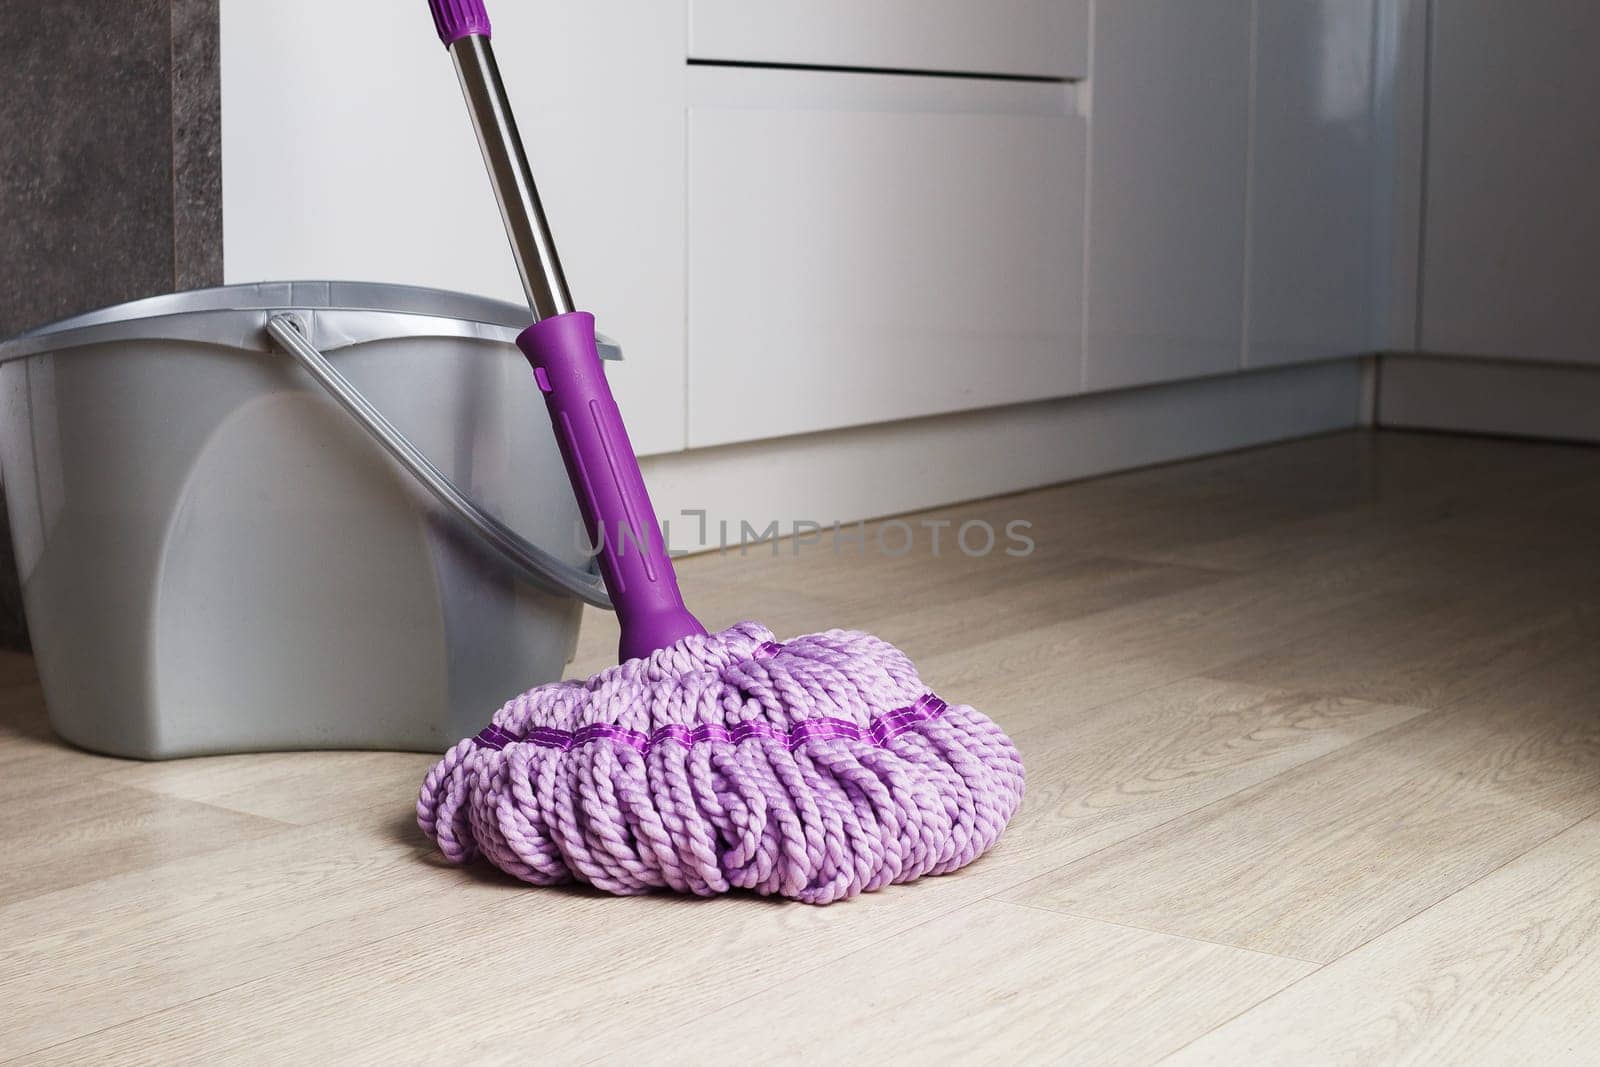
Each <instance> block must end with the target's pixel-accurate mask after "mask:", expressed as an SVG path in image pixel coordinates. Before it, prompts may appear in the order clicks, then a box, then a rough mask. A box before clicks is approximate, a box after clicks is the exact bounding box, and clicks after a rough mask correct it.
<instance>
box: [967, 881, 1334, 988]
mask: <svg viewBox="0 0 1600 1067" xmlns="http://www.w3.org/2000/svg"><path fill="white" fill-rule="evenodd" d="M990 899H992V900H993V901H994V903H996V904H1006V905H1009V906H1011V907H1013V908H1026V909H1028V910H1029V911H1037V912H1042V913H1044V914H1046V915H1060V916H1063V917H1065V918H1068V919H1078V920H1081V921H1083V922H1091V923H1100V924H1102V925H1105V926H1115V927H1118V928H1120V929H1123V930H1133V931H1135V932H1137V933H1141V934H1152V935H1154V936H1156V937H1171V938H1175V939H1177V940H1179V941H1192V942H1194V943H1195V944H1197V945H1210V946H1211V947H1212V948H1225V949H1228V950H1229V951H1231V952H1248V953H1250V954H1251V955H1255V956H1267V957H1270V958H1271V959H1275V960H1288V961H1289V962H1291V963H1303V964H1305V965H1306V966H1308V967H1315V968H1317V969H1318V970H1321V969H1322V968H1323V967H1326V966H1327V964H1326V963H1324V962H1322V961H1319V960H1308V959H1306V958H1305V957H1304V956H1291V955H1289V954H1288V953H1284V952H1268V951H1267V950H1266V949H1261V948H1251V947H1249V946H1248V945H1233V944H1229V943H1228V942H1226V941H1213V940H1212V939H1211V938H1209V937H1196V936H1195V935H1194V934H1182V933H1179V932H1177V931H1176V930H1157V929H1155V928H1153V927H1149V926H1139V925H1137V924H1136V923H1126V922H1118V921H1116V920H1115V919H1107V918H1105V917H1104V916H1100V915H1085V914H1084V913H1083V912H1079V911H1067V910H1065V909H1062V908H1051V907H1046V906H1045V905H1043V904H1029V903H1027V902H1026V901H1022V900H1005V899H994V898H990Z"/></svg>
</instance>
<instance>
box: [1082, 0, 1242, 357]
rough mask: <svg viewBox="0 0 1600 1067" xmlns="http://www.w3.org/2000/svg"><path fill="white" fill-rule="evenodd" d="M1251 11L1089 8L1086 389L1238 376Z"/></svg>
mask: <svg viewBox="0 0 1600 1067" xmlns="http://www.w3.org/2000/svg"><path fill="white" fill-rule="evenodd" d="M1250 7H1251V4H1250V0H1110V2H1104V3H1100V4H1097V5H1096V7H1095V15H1094V34H1093V40H1092V49H1093V52H1092V55H1091V58H1090V66H1091V80H1090V85H1091V92H1092V97H1091V107H1090V142H1091V148H1090V160H1091V163H1090V178H1089V254H1088V264H1089V266H1088V292H1089V296H1088V353H1087V364H1086V383H1087V385H1088V387H1089V388H1090V389H1112V388H1117V387H1121V386H1130V385H1141V384H1145V383H1148V382H1159V381H1170V380H1174V379H1179V378H1193V377H1198V376H1201V375H1206V374H1218V373H1222V372H1224V371H1231V370H1235V369H1237V368H1238V366H1239V363H1240V358H1241V350H1242V344H1243V325H1244V323H1243V320H1244V233H1245V173H1246V155H1247V150H1248V139H1249V129H1248V124H1249V110H1250V106H1249V105H1250V101H1249V78H1250Z"/></svg>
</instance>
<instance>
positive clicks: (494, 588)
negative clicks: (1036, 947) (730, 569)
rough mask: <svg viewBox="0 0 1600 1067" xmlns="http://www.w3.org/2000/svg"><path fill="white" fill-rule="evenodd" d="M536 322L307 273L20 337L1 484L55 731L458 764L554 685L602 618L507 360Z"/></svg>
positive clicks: (8, 349)
mask: <svg viewBox="0 0 1600 1067" xmlns="http://www.w3.org/2000/svg"><path fill="white" fill-rule="evenodd" d="M527 322H528V313H527V311H526V309H523V308H519V307H517V306H516V305H512V304H505V303H501V302H498V301H492V300H486V299H482V298H478V297H472V296H467V295H464V294H459V293H447V292H440V291H437V290H429V289H416V288H409V287H403V286H380V285H364V284H352V283H336V282H292V283H288V282H286V283H270V284H260V285H240V286H228V287H224V288H219V289H208V290H202V291H197V292H191V293H180V294H176V295H173V296H163V297H156V298H153V299H150V300H141V301H137V302H135V303H131V304H125V305H122V306H119V307H115V308H109V309H106V310H104V311H97V312H92V313H90V314H88V315H81V316H78V317H76V318H72V319H68V320H65V321H63V322H59V323H56V324H55V325H53V326H48V327H44V328H43V329H39V330H34V331H32V332H30V333H27V334H23V335H22V336H20V337H17V338H15V339H13V340H11V341H9V342H6V343H5V344H3V345H0V395H3V396H4V401H5V404H6V411H5V414H4V423H3V425H0V474H3V478H4V483H5V494H6V506H7V509H8V511H9V514H10V523H11V535H12V544H13V546H14V549H15V554H16V560H17V567H18V571H19V573H20V576H21V579H22V592H23V603H24V607H25V610H26V613H27V619H28V628H29V633H30V635H31V638H32V641H33V646H34V652H35V656H36V658H37V662H38V668H39V675H40V680H41V682H42V683H43V687H44V696H45V703H46V705H47V707H48V709H49V714H50V721H51V724H52V726H53V727H54V728H55V730H56V731H57V732H58V733H59V734H60V735H61V736H62V737H64V738H66V739H67V740H69V741H71V742H73V743H75V744H78V745H81V746H84V747H86V748H91V749H96V750H99V751H102V752H109V753H113V754H117V755H124V756H135V757H141V758H155V759H160V758H168V757H173V756H185V755H196V754H202V753H216V752H238V751H260V750H274V749H293V748H389V749H410V750H420V751H439V750H441V749H443V748H445V747H447V746H449V745H450V744H453V743H454V742H455V741H457V740H458V739H459V738H461V737H463V736H466V735H469V734H472V733H474V732H476V731H477V730H478V729H479V728H480V727H481V726H482V725H483V724H484V723H485V722H487V721H488V718H489V716H490V714H491V713H492V712H493V711H494V710H495V709H496V708H497V707H499V705H500V704H501V703H502V702H504V701H505V700H507V699H509V698H510V697H512V696H514V695H515V694H516V693H518V692H520V691H522V690H523V689H526V688H528V687H530V686H532V685H536V684H540V683H543V682H549V681H553V680H555V679H556V678H558V677H559V676H560V674H561V671H562V669H563V668H564V666H565V665H566V663H567V662H568V661H569V660H570V659H571V656H572V652H573V648H574V645H575V643H576V639H577V630H578V621H579V617H580V614H581V609H582V600H589V601H590V602H592V603H597V604H603V603H605V598H604V594H603V592H602V591H601V590H600V588H599V585H598V582H597V580H596V579H595V577H594V574H593V572H592V570H591V569H590V567H589V564H588V560H587V558H586V553H585V552H584V550H583V547H582V545H581V544H580V538H578V537H577V536H576V532H577V530H578V521H579V519H578V513H577V507H576V505H575V503H574V501H573V497H572V493H571V491H570V489H569V488H568V485H567V479H566V474H565V472H564V470H563V468H562V463H561V458H560V455H559V453H558V451H557V448H556V444H555V441H554V439H553V437H552V435H551V433H550V430H549V426H548V422H547V419H546V416H545V413H544V410H543V403H542V399H541V396H540V394H539V391H538V389H537V387H536V385H535V384H534V382H533V380H532V378H531V376H530V375H529V374H528V370H527V364H526V362H525V361H524V359H523V357H522V355H521V353H520V352H519V351H518V350H517V348H516V346H515V345H514V343H513V342H514V339H515V337H516V335H517V333H518V331H519V330H520V329H522V328H523V327H524V326H525V325H526V324H527ZM603 349H604V350H606V354H607V355H609V356H611V357H612V358H615V357H616V355H617V353H616V351H615V346H614V345H610V344H609V342H607V343H605V344H604V345H603ZM430 461H431V462H430ZM519 535H520V536H519Z"/></svg>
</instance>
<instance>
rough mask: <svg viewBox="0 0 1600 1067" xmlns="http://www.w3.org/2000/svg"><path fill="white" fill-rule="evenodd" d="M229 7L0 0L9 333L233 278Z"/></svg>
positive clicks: (4, 569) (4, 629) (16, 599)
mask: <svg viewBox="0 0 1600 1067" xmlns="http://www.w3.org/2000/svg"><path fill="white" fill-rule="evenodd" d="M217 2H218V0H61V2H56V3H41V0H0V337H9V336H10V335H12V334H14V333H17V332H19V331H21V330H25V329H28V328H29V327H32V326H38V325H41V324H43V323H47V322H53V321H55V320H56V319H60V318H64V317H65V316H68V315H72V314H75V313H77V312H80V311H88V310H91V309H93V308H97V307H104V306H106V305H108V304H117V303H121V302H122V301H125V300H134V299H137V298H139V297H143V296H153V295H155V294H157V293H165V292H170V291H172V290H174V289H189V288H198V287H201V286H205V285H217V284H220V283H221V281H222V159H221V128H222V101H221V77H220V68H219V65H218V23H217ZM41 27H43V28H42V29H41ZM3 540H4V542H5V543H4V544H3V545H0V645H3V646H6V647H17V646H18V645H20V644H21V643H23V641H24V640H25V635H24V631H23V624H22V611H21V605H20V595H19V593H18V589H17V579H16V574H15V569H14V568H13V566H12V565H11V561H10V552H9V548H10V544H9V541H10V538H9V536H5V537H4V538H3Z"/></svg>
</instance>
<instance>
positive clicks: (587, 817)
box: [417, 623, 1023, 904]
mask: <svg viewBox="0 0 1600 1067" xmlns="http://www.w3.org/2000/svg"><path fill="white" fill-rule="evenodd" d="M1022 790H1023V772H1022V759H1021V757H1020V756H1018V754H1017V750H1016V747H1015V746H1014V745H1012V743H1011V740H1010V738H1008V737H1006V735H1005V734H1004V733H1003V732H1002V731H1001V730H1000V728H999V727H998V726H996V725H995V724H994V723H993V722H991V721H990V720H989V719H988V718H987V717H986V716H984V715H982V714H980V713H979V712H977V711H975V710H974V709H972V708H970V707H967V706H965V705H961V704H946V703H945V702H944V701H942V700H940V699H939V698H938V697H937V696H934V695H933V694H932V693H930V692H929V691H928V689H927V688H926V687H925V686H924V685H923V684H922V680H921V679H919V678H918V677H917V672H916V671H915V669H913V667H912V666H911V662H910V661H909V660H908V659H907V658H906V656H905V654H904V653H902V652H901V651H900V650H899V649H897V648H895V647H894V646H893V645H890V644H888V643H887V642H884V641H880V640H879V639H877V638H875V637H872V636H869V635H867V634H862V633H853V632H849V631H844V630H830V631H828V632H827V633H821V634H812V635H809V636H806V637H798V638H795V639H794V640H792V641H788V642H786V643H784V644H778V643H777V642H776V641H775V640H774V638H773V635H772V633H771V632H770V631H769V630H767V629H766V628H764V627H762V626H759V625H757V624H755V623H741V624H740V625H738V626H735V627H733V628H732V629H729V630H725V631H723V632H722V633H719V634H711V635H709V636H702V637H689V638H685V639H684V640H682V641H680V642H678V643H677V644H676V645H673V646H672V647H670V648H666V649H663V650H661V651H659V652H657V653H655V654H654V655H652V656H650V657H649V658H648V659H635V660H630V661H628V662H627V663H624V664H622V665H620V666H617V667H612V668H610V669H608V670H606V671H603V672H602V673H600V674H599V675H596V676H595V677H594V678H592V679H590V680H589V681H587V682H578V681H567V682H557V683H554V684H552V685H545V686H540V687H539V688H537V689H532V690H529V691H528V692H526V693H524V694H522V695H521V696H519V697H517V698H516V699H515V700H513V701H511V702H510V703H509V704H507V705H506V706H505V707H503V708H501V709H500V711H499V712H498V713H497V714H496V715H495V716H494V721H493V723H492V725H490V726H489V727H488V728H487V729H485V730H484V731H483V732H482V733H480V734H479V735H478V736H477V737H475V738H470V739H468V740H465V741H462V742H461V743H460V744H458V745H456V746H455V747H454V748H452V749H451V750H450V751H449V752H448V753H447V754H446V755H445V757H444V759H443V760H441V761H440V762H439V764H438V765H437V766H435V767H434V768H433V770H432V771H431V772H429V774H428V777H427V780H426V781H425V782H424V783H423V786H422V795H421V797H420V798H419V800H418V801H417V822H418V824H419V825H420V826H421V827H422V830H423V832H424V833H426V834H427V835H428V836H429V837H430V838H431V839H432V840H433V841H434V842H435V843H436V844H438V846H439V850H440V851H441V852H442V853H444V855H445V857H446V858H447V859H449V860H450V861H452V862H454V863H467V862H469V861H471V860H472V859H473V858H474V857H476V856H478V855H480V854H481V855H482V856H483V857H484V858H486V859H487V860H489V862H491V863H493V864H494V865H495V866H496V867H499V868H500V869H501V870H502V871H505V872H506V873H508V874H511V875H514V876H515V877H517V878H520V879H522V880H523V881H525V882H531V883H533V884H534V885H553V884H557V883H561V882H570V881H582V882H588V883H590V884H592V885H594V886H597V887H598V888H600V889H604V890H606V891H608V892H611V893H642V892H646V891H648V890H651V889H662V888H665V889H671V890H675V891H676V892H679V893H693V894H697V895H700V896H710V895H713V894H717V893H726V892H728V891H729V890H732V889H748V890H754V891H755V892H757V893H760V894H763V895H777V896H784V897H789V898H792V899H795V900H800V901H805V902H807V903H811V904H827V903H830V902H832V901H836V900H843V899H845V898H847V897H851V896H854V895H855V894H857V893H862V892H871V891H872V890H875V889H881V888H883V887H884V886H886V885H889V884H890V883H891V882H896V883H898V882H910V881H912V880H914V879H916V878H920V877H921V876H923V875H925V874H946V873H948V872H950V871H954V870H956V869H958V868H960V867H964V866H966V865H967V864H969V863H971V862H972V861H973V860H975V859H977V858H978V857H979V856H981V855H982V854H983V853H984V852H985V851H987V850H988V848H989V847H990V846H991V845H993V844H994V843H995V840H996V839H997V838H999V836H1000V833H1001V831H1002V830H1004V829H1005V826H1006V823H1007V822H1008V821H1009V820H1010V818H1011V816H1012V815H1013V814H1014V813H1015V812H1016V810H1017V806H1018V805H1019V804H1020V803H1021V802H1022Z"/></svg>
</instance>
